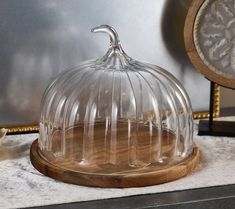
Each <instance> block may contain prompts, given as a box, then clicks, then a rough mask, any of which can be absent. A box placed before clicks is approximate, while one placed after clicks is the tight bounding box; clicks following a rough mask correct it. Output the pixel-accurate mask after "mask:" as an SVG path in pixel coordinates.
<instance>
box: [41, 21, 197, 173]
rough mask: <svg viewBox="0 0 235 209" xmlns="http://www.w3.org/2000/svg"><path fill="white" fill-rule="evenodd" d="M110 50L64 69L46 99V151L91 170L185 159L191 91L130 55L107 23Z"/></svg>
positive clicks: (56, 160) (50, 157) (55, 160)
mask: <svg viewBox="0 0 235 209" xmlns="http://www.w3.org/2000/svg"><path fill="white" fill-rule="evenodd" d="M92 32H95V33H96V32H103V33H107V34H108V35H109V37H110V40H111V44H110V48H109V50H108V52H107V54H106V55H105V56H103V57H102V58H100V59H96V60H89V61H87V62H84V63H82V64H81V65H79V66H77V67H75V68H73V69H71V70H68V71H65V72H63V73H61V74H60V75H59V76H58V77H57V78H56V79H55V80H54V81H53V82H52V83H51V84H50V85H49V87H48V88H47V89H46V91H45V94H44V96H43V99H42V109H41V119H40V137H39V141H38V142H39V152H40V155H41V156H42V157H43V158H44V159H45V160H47V161H48V162H50V163H52V164H54V165H56V166H60V167H63V168H66V169H70V170H75V171H79V172H84V173H99V174H113V173H120V172H122V171H123V170H126V169H127V170H130V171H133V172H135V171H136V169H137V170H138V168H140V167H148V166H155V167H156V168H157V169H159V170H161V168H163V167H164V168H166V167H167V166H173V165H176V164H179V163H180V162H182V161H183V160H184V159H186V158H187V157H188V156H189V155H190V154H191V153H192V151H193V139H192V134H193V127H192V126H193V121H192V110H191V105H190V101H189V98H188V96H187V93H186V91H185V90H184V88H183V87H182V86H181V84H180V83H179V82H178V81H177V80H176V78H174V77H173V76H172V75H171V74H170V73H169V72H167V71H166V70H164V69H162V68H160V67H158V66H155V65H151V64H146V63H142V62H139V61H136V60H134V59H132V58H130V57H129V56H128V55H127V54H126V53H125V52H124V51H123V49H122V47H121V45H120V42H119V39H118V35H117V33H116V31H115V30H114V29H113V28H112V27H110V26H107V25H102V26H99V27H96V28H93V29H92Z"/></svg>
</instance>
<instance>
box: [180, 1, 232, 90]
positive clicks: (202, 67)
mask: <svg viewBox="0 0 235 209" xmlns="http://www.w3.org/2000/svg"><path fill="white" fill-rule="evenodd" d="M204 2H205V0H193V1H192V4H191V6H190V8H189V10H188V14H187V17H186V20H185V26H184V42H185V48H186V52H187V54H188V56H189V58H190V60H191V62H192V63H193V65H194V66H195V67H196V69H197V70H198V71H199V72H200V73H202V74H203V75H204V76H205V77H206V78H208V79H209V80H211V81H213V82H215V83H217V84H219V85H221V86H224V87H227V88H231V89H235V78H232V76H228V75H229V74H228V75H227V76H225V75H224V74H223V73H217V72H215V70H214V69H212V68H214V67H213V66H212V65H210V64H209V65H208V63H209V61H207V60H206V59H204V60H203V58H202V57H201V56H200V55H199V54H200V53H199V52H198V50H197V46H196V44H195V40H194V32H195V28H196V29H197V30H199V29H198V24H197V25H196V27H195V24H196V18H197V14H198V12H199V10H200V8H201V7H202V6H203V3H204ZM221 69H222V68H221ZM217 70H219V68H217ZM221 72H222V70H221Z"/></svg>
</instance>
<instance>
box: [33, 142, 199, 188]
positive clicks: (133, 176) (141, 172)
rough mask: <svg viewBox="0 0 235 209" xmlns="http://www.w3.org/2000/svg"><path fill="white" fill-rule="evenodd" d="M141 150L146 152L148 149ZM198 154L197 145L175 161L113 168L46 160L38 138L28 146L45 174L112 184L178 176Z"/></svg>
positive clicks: (121, 185)
mask: <svg viewBox="0 0 235 209" xmlns="http://www.w3.org/2000/svg"><path fill="white" fill-rule="evenodd" d="M167 147H168V148H167V149H165V151H166V152H167V150H168V151H169V150H171V148H169V147H171V146H167ZM143 153H146V154H145V155H147V153H148V152H146V151H145V152H143ZM199 155H200V154H199V149H198V148H197V147H194V149H193V152H192V154H191V155H190V156H189V157H188V158H187V159H185V160H182V161H180V162H178V164H177V163H176V162H175V161H174V160H172V162H167V164H165V165H164V163H163V165H160V164H159V163H152V164H151V165H148V166H142V167H138V166H137V167H131V166H127V164H125V163H124V164H123V165H122V164H121V166H114V167H113V169H112V167H111V166H110V165H108V166H107V165H106V166H107V167H105V166H102V165H99V164H96V165H92V164H89V165H88V166H86V165H85V166H84V165H81V164H80V165H79V163H77V164H75V161H72V160H70V159H66V158H64V159H56V160H54V161H52V162H49V161H47V160H46V159H45V157H43V156H42V154H41V153H40V150H39V147H38V140H35V141H34V142H33V144H32V146H31V150H30V159H31V162H32V164H33V166H34V167H35V168H36V169H37V170H38V171H40V172H41V173H43V174H44V175H46V176H49V177H51V178H54V179H58V180H60V181H63V182H67V183H72V184H78V185H86V186H96V187H111V188H112V187H116V188H126V187H141V186H149V185H154V184H160V183H165V182H169V181H172V180H175V179H178V178H180V177H183V176H186V175H187V174H189V173H190V172H192V171H193V169H195V167H196V166H197V164H198V163H199ZM96 162H99V161H96Z"/></svg>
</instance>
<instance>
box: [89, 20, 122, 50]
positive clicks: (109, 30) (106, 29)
mask: <svg viewBox="0 0 235 209" xmlns="http://www.w3.org/2000/svg"><path fill="white" fill-rule="evenodd" d="M91 32H93V33H106V34H108V35H109V38H110V44H111V46H112V47H113V48H116V47H119V42H120V41H119V38H118V34H117V32H116V31H115V29H114V28H113V27H111V26H109V25H100V26H97V27H94V28H92V29H91Z"/></svg>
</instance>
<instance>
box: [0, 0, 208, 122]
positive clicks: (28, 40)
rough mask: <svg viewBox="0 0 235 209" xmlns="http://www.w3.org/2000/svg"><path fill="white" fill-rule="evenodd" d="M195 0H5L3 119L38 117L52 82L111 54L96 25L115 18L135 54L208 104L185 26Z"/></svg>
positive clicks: (0, 78) (0, 32)
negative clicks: (188, 48)
mask: <svg viewBox="0 0 235 209" xmlns="http://www.w3.org/2000/svg"><path fill="white" fill-rule="evenodd" d="M190 3H191V0H148V1H146V0H128V1H125V0H112V1H110V0H99V1H97V0H87V1H85V0H1V1H0V126H1V125H5V124H16V125H18V124H32V123H37V122H38V119H39V112H40V100H41V97H42V94H43V92H44V90H45V88H46V86H47V84H48V83H49V82H50V81H51V80H52V79H53V78H54V77H55V76H56V75H57V74H58V73H59V72H61V71H63V70H64V69H66V68H71V67H73V66H76V65H77V64H79V63H80V62H81V61H84V60H87V59H91V58H98V57H101V56H103V55H104V53H106V51H107V48H108V45H109V41H108V38H107V37H106V36H104V35H103V34H102V35H101V34H96V35H94V34H91V33H90V29H91V28H92V27H94V26H97V25H100V24H110V25H112V26H113V27H114V28H116V30H117V31H118V33H119V37H120V40H121V42H122V45H123V48H124V50H125V51H126V52H127V54H128V55H130V56H131V57H133V58H136V59H138V60H142V61H146V62H150V63H153V64H156V65H159V66H161V67H163V68H165V69H167V70H168V71H170V72H171V73H173V74H174V75H175V76H176V77H177V78H178V79H179V80H180V81H181V83H182V84H183V85H184V87H185V88H186V90H187V91H188V94H189V96H190V98H191V101H192V105H193V110H194V112H197V111H205V110H208V106H209V102H208V101H209V81H207V80H206V79H204V77H203V76H202V75H200V74H199V73H198V72H197V71H196V70H195V69H194V67H193V66H192V64H191V63H190V61H189V59H188V57H187V55H186V53H185V49H184V42H183V26H184V20H185V16H186V13H187V10H188V7H189V5H190Z"/></svg>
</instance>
